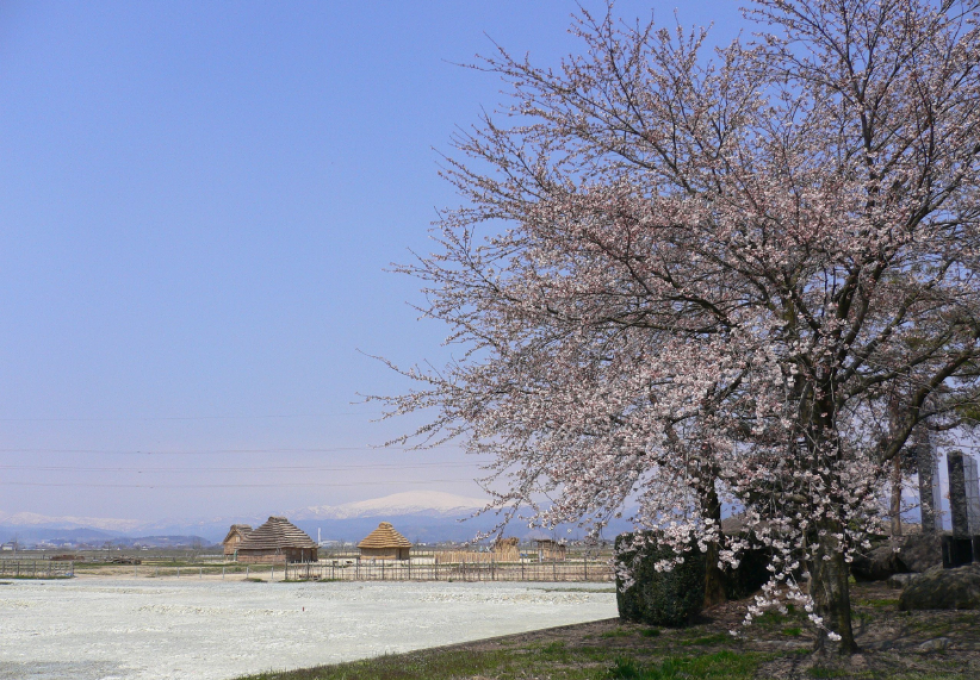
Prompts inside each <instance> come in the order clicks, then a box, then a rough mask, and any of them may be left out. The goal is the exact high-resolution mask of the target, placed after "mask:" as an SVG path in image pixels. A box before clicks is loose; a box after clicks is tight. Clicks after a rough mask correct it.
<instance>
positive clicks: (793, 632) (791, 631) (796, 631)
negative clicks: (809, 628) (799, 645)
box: [782, 627, 803, 637]
mask: <svg viewBox="0 0 980 680" xmlns="http://www.w3.org/2000/svg"><path fill="white" fill-rule="evenodd" d="M782 632H783V635H788V636H789V637H800V636H801V635H803V629H802V628H799V627H794V628H783V631H782Z"/></svg>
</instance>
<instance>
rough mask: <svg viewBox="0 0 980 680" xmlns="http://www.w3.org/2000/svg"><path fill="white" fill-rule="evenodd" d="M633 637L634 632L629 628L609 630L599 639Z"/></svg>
mask: <svg viewBox="0 0 980 680" xmlns="http://www.w3.org/2000/svg"><path fill="white" fill-rule="evenodd" d="M631 635H633V631H631V630H629V629H628V628H617V629H616V630H607V631H606V632H605V633H602V634H601V635H600V636H599V637H602V638H621V637H630V636H631Z"/></svg>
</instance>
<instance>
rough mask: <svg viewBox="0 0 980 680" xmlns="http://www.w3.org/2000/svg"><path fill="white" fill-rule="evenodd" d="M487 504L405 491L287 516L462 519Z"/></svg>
mask: <svg viewBox="0 0 980 680" xmlns="http://www.w3.org/2000/svg"><path fill="white" fill-rule="evenodd" d="M488 502H489V501H488V500H487V499H480V498H468V497H466V496H457V495H456V494H451V493H445V492H443V491H405V492H403V493H396V494H392V495H390V496H384V497H383V498H372V499H370V500H366V501H357V502H354V503H344V504H342V505H319V506H313V507H309V508H303V509H302V510H296V511H294V512H292V513H290V516H291V517H295V518H296V519H304V520H306V519H352V518H360V517H387V516H399V515H428V516H431V517H453V518H457V517H458V518H462V517H468V516H470V515H472V514H473V513H474V512H476V511H477V510H480V509H482V508H484V507H486V505H487V503H488Z"/></svg>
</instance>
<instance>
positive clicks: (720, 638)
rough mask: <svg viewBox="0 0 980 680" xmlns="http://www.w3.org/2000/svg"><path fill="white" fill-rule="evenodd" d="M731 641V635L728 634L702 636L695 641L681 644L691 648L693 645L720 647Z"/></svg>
mask: <svg viewBox="0 0 980 680" xmlns="http://www.w3.org/2000/svg"><path fill="white" fill-rule="evenodd" d="M731 641H732V636H731V635H728V634H726V633H715V634H714V635H702V636H701V637H697V638H694V639H693V640H684V641H683V642H681V644H682V645H684V646H685V647H690V646H692V645H720V644H723V643H726V642H731Z"/></svg>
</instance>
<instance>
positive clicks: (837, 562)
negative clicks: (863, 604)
mask: <svg viewBox="0 0 980 680" xmlns="http://www.w3.org/2000/svg"><path fill="white" fill-rule="evenodd" d="M819 528H820V530H822V532H823V534H824V535H823V536H820V535H817V536H815V540H816V542H817V544H816V548H817V549H816V557H815V559H814V560H813V561H812V562H811V563H810V596H811V597H812V598H813V603H814V609H815V611H816V613H817V615H818V616H820V617H821V618H822V619H823V627H822V628H821V629H820V630H819V631H818V634H817V642H816V649H817V651H832V650H834V649H836V651H837V652H838V653H839V654H842V655H844V654H853V653H854V652H856V651H857V643H855V641H854V632H853V631H852V629H851V593H850V584H849V583H848V580H847V578H848V569H847V563H846V562H845V561H844V555H843V554H842V553H841V551H840V544H839V541H838V540H837V539H836V538H835V537H834V535H833V534H835V533H839V532H840V531H841V530H842V527H841V526H840V523H839V522H837V521H836V520H825V521H824V522H822V523H821V524H820V525H819ZM828 631H833V632H834V633H836V634H837V635H839V636H840V640H839V641H833V640H831V639H830V637H829V636H828Z"/></svg>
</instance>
